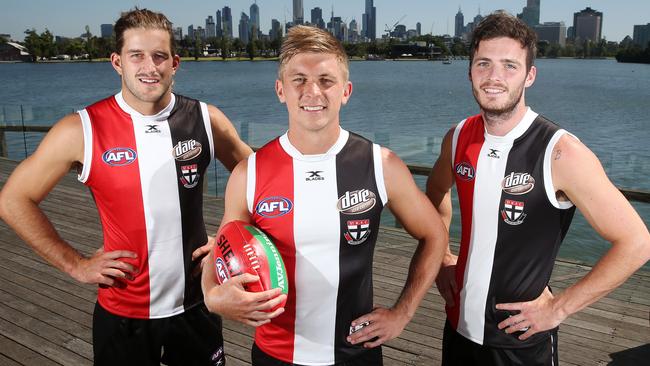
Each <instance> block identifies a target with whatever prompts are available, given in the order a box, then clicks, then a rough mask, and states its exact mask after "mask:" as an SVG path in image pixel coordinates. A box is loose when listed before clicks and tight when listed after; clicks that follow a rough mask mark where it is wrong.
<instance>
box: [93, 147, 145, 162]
mask: <svg viewBox="0 0 650 366" xmlns="http://www.w3.org/2000/svg"><path fill="white" fill-rule="evenodd" d="M137 156H138V155H137V154H136V152H135V150H133V149H131V148H128V147H114V148H112V149H110V150H106V151H104V153H103V154H102V160H104V163H106V164H108V165H111V166H123V165H129V164H131V163H133V162H134V161H135V159H136V157H137Z"/></svg>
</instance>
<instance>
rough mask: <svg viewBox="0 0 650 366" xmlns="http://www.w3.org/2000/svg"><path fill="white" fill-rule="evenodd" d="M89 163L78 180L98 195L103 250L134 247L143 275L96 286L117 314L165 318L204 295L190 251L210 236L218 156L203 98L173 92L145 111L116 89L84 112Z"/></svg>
mask: <svg viewBox="0 0 650 366" xmlns="http://www.w3.org/2000/svg"><path fill="white" fill-rule="evenodd" d="M79 115H80V116H81V120H82V125H83V132H84V162H83V170H82V172H81V174H80V175H79V180H80V181H81V182H83V183H84V184H86V185H87V186H88V187H89V188H90V190H91V192H92V194H93V197H94V199H95V203H96V205H97V209H98V211H99V217H100V219H101V222H102V228H103V234H104V250H105V251H113V250H129V251H133V252H135V253H137V255H138V258H137V259H134V260H130V259H129V260H127V261H128V262H131V263H132V264H134V265H135V267H136V268H137V269H138V271H139V273H137V274H136V275H135V279H134V280H131V281H124V282H123V284H122V285H123V286H113V287H108V288H103V287H100V288H99V292H98V301H99V303H100V304H101V305H102V307H104V308H105V309H106V310H108V311H110V312H111V313H113V314H116V315H120V316H124V317H129V318H140V319H149V318H163V317H169V316H172V315H175V314H179V313H182V312H183V311H184V310H185V309H186V308H187V307H189V306H192V305H195V304H197V303H199V302H200V301H201V300H202V295H201V287H200V278H198V277H192V275H191V273H192V269H193V267H194V266H195V265H196V263H193V262H192V257H191V254H192V251H194V250H195V249H196V248H198V247H199V246H201V245H203V244H205V243H206V241H207V236H206V232H205V225H204V222H203V214H202V205H203V195H202V188H203V184H202V182H203V176H204V172H205V170H206V168H207V167H208V165H209V164H210V161H211V160H212V156H214V153H213V151H214V146H213V141H212V132H211V127H210V117H209V115H208V109H207V106H206V104H205V103H201V102H198V101H196V100H193V99H189V98H185V97H182V96H179V95H173V94H172V100H171V102H170V103H169V105H168V106H167V107H166V108H165V109H163V110H162V111H160V113H158V114H156V115H153V116H143V115H142V114H140V113H138V112H136V111H135V110H133V109H132V108H131V107H129V106H128V105H127V104H126V102H125V101H124V99H123V98H122V94H121V93H120V94H117V95H115V96H113V97H109V98H107V99H104V100H102V101H100V102H97V103H95V104H93V105H91V106H89V107H87V108H86V109H83V110H81V111H79Z"/></svg>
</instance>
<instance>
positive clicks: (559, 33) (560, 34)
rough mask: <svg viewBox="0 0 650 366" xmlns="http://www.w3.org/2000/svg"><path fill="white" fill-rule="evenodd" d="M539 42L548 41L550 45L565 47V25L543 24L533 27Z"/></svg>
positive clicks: (555, 23) (557, 23)
mask: <svg viewBox="0 0 650 366" xmlns="http://www.w3.org/2000/svg"><path fill="white" fill-rule="evenodd" d="M533 29H535V32H536V33H537V38H538V39H539V40H540V41H548V42H549V43H550V44H559V45H560V46H562V47H564V46H565V45H566V25H565V24H564V22H545V23H544V24H538V25H536V26H534V27H533Z"/></svg>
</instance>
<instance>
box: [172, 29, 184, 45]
mask: <svg viewBox="0 0 650 366" xmlns="http://www.w3.org/2000/svg"><path fill="white" fill-rule="evenodd" d="M173 32H174V41H176V42H180V41H181V40H182V39H183V28H181V27H176V28H174V29H173Z"/></svg>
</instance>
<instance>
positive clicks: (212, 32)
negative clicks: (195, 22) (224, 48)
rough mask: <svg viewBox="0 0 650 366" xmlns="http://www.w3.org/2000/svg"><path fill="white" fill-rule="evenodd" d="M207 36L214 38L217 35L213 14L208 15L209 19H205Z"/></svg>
mask: <svg viewBox="0 0 650 366" xmlns="http://www.w3.org/2000/svg"><path fill="white" fill-rule="evenodd" d="M205 36H206V37H207V38H213V37H216V36H217V32H216V28H215V24H214V19H213V18H212V15H208V17H207V19H205Z"/></svg>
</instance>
